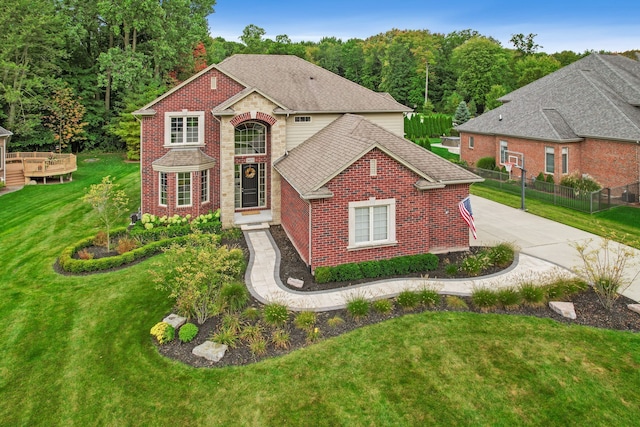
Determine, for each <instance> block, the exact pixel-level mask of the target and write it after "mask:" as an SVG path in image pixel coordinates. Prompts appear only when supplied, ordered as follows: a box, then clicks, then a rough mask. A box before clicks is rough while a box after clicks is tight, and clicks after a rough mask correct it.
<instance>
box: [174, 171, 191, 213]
mask: <svg viewBox="0 0 640 427" xmlns="http://www.w3.org/2000/svg"><path fill="white" fill-rule="evenodd" d="M177 178H178V180H177V191H176V194H177V195H178V206H191V172H178V174H177Z"/></svg>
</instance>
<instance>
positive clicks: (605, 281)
mask: <svg viewBox="0 0 640 427" xmlns="http://www.w3.org/2000/svg"><path fill="white" fill-rule="evenodd" d="M605 234H606V237H603V238H602V240H601V241H600V243H599V244H598V245H597V246H596V247H592V246H591V242H592V240H591V239H589V240H587V241H586V242H583V243H575V244H573V247H574V248H575V249H576V250H577V251H578V255H579V256H580V259H581V260H582V266H580V267H577V268H575V271H576V273H577V274H579V275H582V276H583V277H585V278H586V280H587V281H588V282H589V284H590V285H591V286H593V290H594V291H595V293H596V295H598V299H599V300H600V303H601V304H602V305H603V306H604V307H605V308H606V309H607V310H611V308H613V303H614V302H615V301H616V299H618V296H619V294H620V293H621V292H624V291H625V290H626V289H627V288H628V287H629V285H631V283H632V282H633V280H634V279H635V277H636V276H637V275H638V272H636V274H635V276H633V277H628V276H626V275H625V267H627V266H629V267H635V265H633V266H632V265H630V264H629V262H630V261H629V260H632V259H633V257H634V253H633V250H632V249H631V248H629V247H627V246H624V245H622V244H618V243H616V241H620V239H617V238H616V236H615V235H614V234H613V233H607V232H605Z"/></svg>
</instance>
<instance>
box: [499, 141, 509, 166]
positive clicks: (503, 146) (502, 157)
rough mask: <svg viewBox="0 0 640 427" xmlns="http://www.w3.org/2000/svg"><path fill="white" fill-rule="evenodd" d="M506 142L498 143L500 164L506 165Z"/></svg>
mask: <svg viewBox="0 0 640 427" xmlns="http://www.w3.org/2000/svg"><path fill="white" fill-rule="evenodd" d="M507 147H508V144H507V141H500V163H503V164H504V163H507V160H509V159H508V158H507Z"/></svg>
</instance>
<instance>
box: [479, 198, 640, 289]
mask: <svg viewBox="0 0 640 427" xmlns="http://www.w3.org/2000/svg"><path fill="white" fill-rule="evenodd" d="M471 208H472V210H473V217H474V220H475V224H476V229H477V234H478V239H477V240H474V239H473V237H470V241H471V245H473V246H485V245H486V246H491V245H495V244H496V243H499V242H512V243H514V244H516V245H517V246H518V247H519V248H520V250H521V252H522V253H524V254H527V255H531V256H534V257H538V258H541V259H544V260H546V261H549V262H552V263H554V264H557V265H559V266H560V267H563V268H566V269H569V270H572V269H574V268H575V267H579V266H581V261H580V258H579V257H578V253H577V251H576V249H575V248H574V247H573V246H572V244H575V243H586V242H587V241H591V243H590V247H593V248H596V247H597V246H598V244H599V242H601V241H602V240H601V238H600V237H598V236H596V235H594V234H591V233H587V232H585V231H582V230H578V229H577V228H573V227H569V226H567V225H563V224H559V223H557V222H554V221H551V220H548V219H545V218H541V217H538V216H536V215H533V214H530V213H527V212H523V211H521V210H519V209H514V208H510V207H508V206H504V205H501V204H500V203H496V202H492V201H490V200H487V199H483V198H481V197H477V196H471ZM620 246H622V245H620ZM625 248H626V249H629V250H631V251H632V252H633V253H634V257H633V259H629V260H628V261H627V268H626V269H625V277H627V278H628V279H630V280H631V279H633V281H632V284H631V285H630V286H629V287H628V288H627V289H626V290H625V291H624V292H623V293H622V294H623V295H624V296H626V297H628V298H631V299H633V300H634V301H640V275H639V274H638V271H639V269H640V251H638V250H636V249H633V248H630V247H628V246H625Z"/></svg>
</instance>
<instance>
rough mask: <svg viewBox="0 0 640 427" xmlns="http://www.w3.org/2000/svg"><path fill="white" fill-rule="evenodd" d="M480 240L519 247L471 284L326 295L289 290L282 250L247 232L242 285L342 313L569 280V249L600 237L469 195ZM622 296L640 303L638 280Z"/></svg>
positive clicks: (401, 283) (391, 283) (572, 258)
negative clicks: (364, 303)
mask: <svg viewBox="0 0 640 427" xmlns="http://www.w3.org/2000/svg"><path fill="white" fill-rule="evenodd" d="M472 205H473V211H474V217H475V219H476V228H477V230H478V240H471V244H472V245H478V246H490V245H494V244H495V243H497V242H501V241H503V242H504V241H506V242H512V243H514V244H516V245H517V246H519V247H520V253H519V255H518V257H517V259H516V260H515V261H514V263H513V265H512V266H511V267H510V268H508V269H507V270H505V271H503V272H501V273H498V274H494V275H490V276H483V277H478V278H473V279H462V280H460V279H423V278H405V279H389V280H378V281H374V282H369V283H365V284H361V285H354V286H351V287H348V288H340V289H335V290H327V291H314V292H304V291H295V290H292V289H290V288H288V287H286V286H284V284H283V283H282V282H281V280H280V274H279V271H280V251H279V250H278V248H277V246H276V244H275V242H274V240H273V238H272V236H271V233H270V232H269V231H268V230H251V231H245V232H244V234H245V238H246V240H247V244H248V246H249V251H250V262H249V266H248V268H247V272H246V275H245V281H246V283H247V286H248V287H249V290H250V292H251V293H252V295H253V296H254V297H255V298H256V299H258V300H259V301H261V302H263V303H268V302H281V303H284V304H286V305H287V306H288V307H289V308H290V309H291V310H296V311H302V310H310V311H326V310H333V309H338V308H344V307H345V306H346V303H347V302H348V301H349V300H350V299H351V298H353V297H356V296H363V297H365V298H367V299H371V300H374V299H381V298H389V297H393V296H396V295H398V294H399V293H400V292H402V291H404V290H418V289H421V288H423V287H425V286H429V287H433V288H435V289H437V290H438V291H439V292H441V293H446V294H450V295H460V296H465V295H470V294H471V292H472V291H473V289H474V288H477V287H492V288H499V287H507V286H512V285H514V284H519V283H522V282H523V281H525V280H532V281H534V280H539V279H544V278H545V277H548V276H549V275H552V274H553V275H558V274H566V275H570V274H572V273H571V271H570V270H571V268H573V267H575V266H577V265H579V261H580V260H579V258H578V257H577V253H576V251H575V249H574V248H573V247H572V244H575V243H584V242H587V241H589V240H592V241H593V242H594V243H593V244H594V245H595V244H597V242H598V241H599V239H600V238H599V237H597V236H595V235H593V234H590V233H587V232H584V231H581V230H577V229H575V228H572V227H569V226H566V225H562V224H558V223H556V222H553V221H550V220H547V219H544V218H541V217H537V216H535V215H532V214H529V213H527V212H522V211H520V210H517V209H514V208H510V207H508V206H504V205H501V204H499V203H495V202H491V201H489V200H486V199H482V198H479V197H473V196H472ZM634 252H635V254H636V257H635V260H632V261H637V262H638V264H637V265H636V266H635V267H633V266H632V265H631V264H630V268H629V270H630V271H629V272H628V274H630V275H634V273H635V272H637V267H638V266H639V265H640V251H636V250H634ZM624 295H625V296H627V297H629V298H631V299H633V300H635V301H638V300H640V277H634V281H633V283H632V285H631V286H630V287H629V288H628V289H627V290H626V291H625V292H624Z"/></svg>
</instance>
